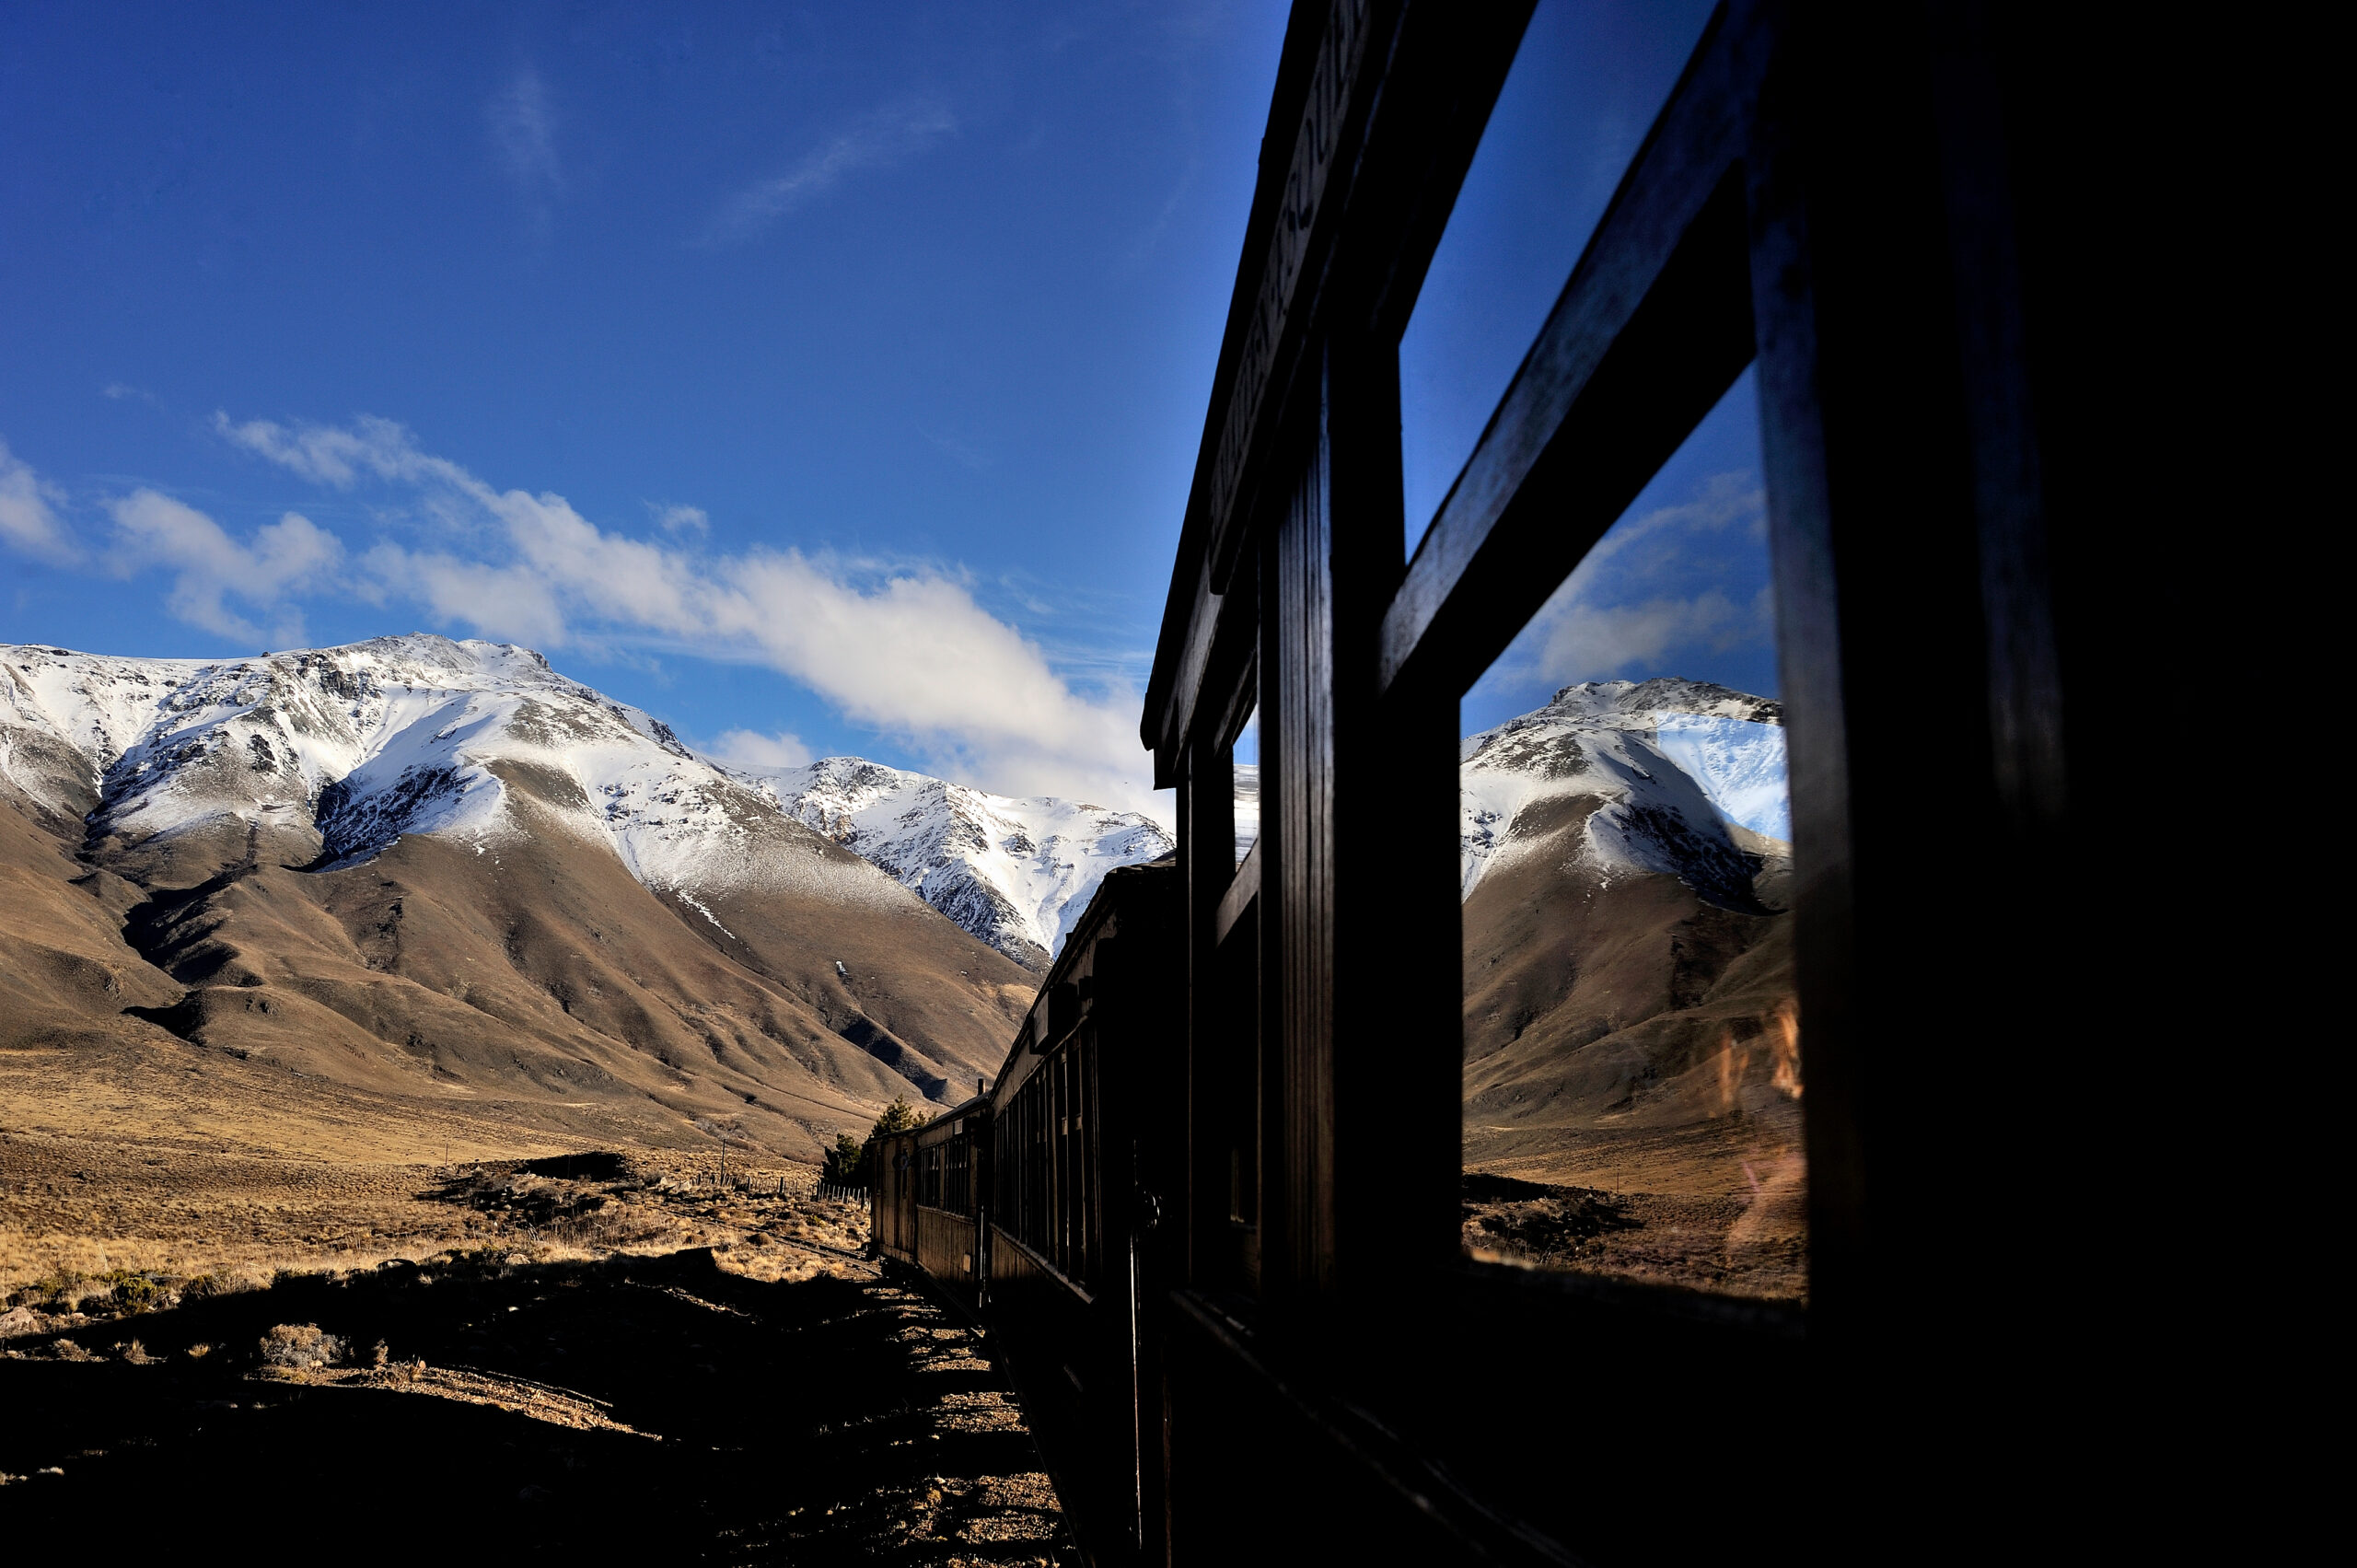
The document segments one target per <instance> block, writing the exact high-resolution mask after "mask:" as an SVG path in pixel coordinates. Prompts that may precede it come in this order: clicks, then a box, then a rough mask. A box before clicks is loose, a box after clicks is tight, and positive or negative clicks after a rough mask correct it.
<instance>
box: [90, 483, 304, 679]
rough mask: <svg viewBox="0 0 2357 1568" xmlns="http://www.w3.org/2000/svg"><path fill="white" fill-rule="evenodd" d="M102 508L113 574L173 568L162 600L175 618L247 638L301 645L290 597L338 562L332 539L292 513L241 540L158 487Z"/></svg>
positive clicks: (300, 629) (298, 614) (299, 615)
mask: <svg viewBox="0 0 2357 1568" xmlns="http://www.w3.org/2000/svg"><path fill="white" fill-rule="evenodd" d="M107 509H108V511H109V512H110V513H111V514H112V516H113V517H114V524H115V530H116V535H117V541H116V549H115V552H114V559H113V564H114V567H115V570H116V571H117V572H119V573H120V574H122V575H124V576H130V575H134V574H135V573H138V572H142V571H146V570H149V569H151V568H161V569H163V570H166V571H168V572H171V573H172V574H173V575H174V576H173V582H172V588H171V592H170V594H169V595H168V598H166V601H165V602H166V604H167V606H168V608H169V609H170V610H171V612H172V613H173V614H174V615H176V616H178V617H180V619H181V620H182V621H187V622H188V623H189V624H190V625H192V626H201V627H203V629H204V630H206V631H208V632H215V633H220V634H221V635H222V636H225V637H236V638H238V639H240V640H241V641H244V642H248V643H258V642H261V641H263V640H264V638H265V635H267V637H268V640H269V641H271V642H272V643H273V644H275V645H280V646H284V645H290V644H298V643H300V642H301V641H302V640H303V617H302V613H301V612H300V611H299V610H296V609H295V608H294V607H293V606H292V605H291V604H290V603H288V602H287V601H288V599H289V598H291V597H292V596H293V595H295V594H296V593H298V592H300V591H301V590H303V589H305V588H307V587H314V586H316V585H318V584H319V582H321V581H322V580H323V579H324V578H325V577H326V576H327V575H328V574H330V573H331V572H332V571H333V570H334V568H335V567H336V566H337V565H338V564H339V563H341V562H342V561H343V545H342V544H341V543H340V542H339V541H338V540H337V539H336V537H335V536H334V535H333V534H331V533H329V532H328V531H327V530H325V529H324V528H319V526H318V525H317V524H315V523H313V522H312V521H311V520H310V519H309V518H308V517H304V516H302V515H301V514H300V513H297V512H289V513H287V514H286V515H285V516H284V517H281V518H279V520H278V521H276V522H274V523H265V524H263V525H262V526H261V528H256V529H255V530H254V531H253V536H252V538H251V539H250V540H248V541H246V542H244V543H240V542H238V540H234V539H232V538H230V537H229V534H228V533H227V531H226V530H225V529H224V528H222V527H221V525H220V524H218V523H216V522H215V521H214V520H213V519H212V518H211V517H206V516H205V515H204V514H203V513H202V512H200V511H198V510H197V509H196V508H195V507H193V506H191V505H186V504H185V503H183V502H180V501H175V500H173V499H172V498H171V497H170V496H168V495H165V494H161V493H159V492H157V491H154V490H135V491H134V492H132V493H131V494H129V495H125V496H122V497H119V498H117V499H116V500H114V501H111V502H110V503H108V506H107ZM232 598H236V599H239V600H241V601H243V602H244V603H245V604H246V606H247V607H248V608H249V609H250V610H253V611H254V612H256V613H257V614H261V615H263V616H265V617H267V618H268V620H269V622H270V625H269V630H268V633H264V631H263V629H262V628H261V626H258V625H256V624H255V623H254V622H253V621H249V620H247V619H246V618H245V617H244V616H242V615H239V614H238V613H237V612H236V611H234V610H230V609H229V607H228V602H227V601H228V600H230V599H232Z"/></svg>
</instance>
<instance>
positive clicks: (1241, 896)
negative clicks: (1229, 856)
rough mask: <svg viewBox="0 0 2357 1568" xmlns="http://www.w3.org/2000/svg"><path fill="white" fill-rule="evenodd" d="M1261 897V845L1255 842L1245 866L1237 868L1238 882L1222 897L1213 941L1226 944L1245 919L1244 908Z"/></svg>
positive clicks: (1228, 887) (1214, 927) (1229, 887)
mask: <svg viewBox="0 0 2357 1568" xmlns="http://www.w3.org/2000/svg"><path fill="white" fill-rule="evenodd" d="M1259 897H1260V844H1259V843H1258V842H1255V843H1254V844H1253V846H1252V852H1251V853H1250V854H1247V855H1246V856H1245V857H1244V864H1243V865H1239V866H1237V868H1236V880H1235V881H1233V882H1230V883H1229V884H1228V885H1227V891H1226V892H1225V893H1222V894H1221V895H1220V900H1219V913H1218V915H1217V916H1216V917H1215V918H1214V919H1213V922H1212V930H1213V932H1214V933H1215V935H1214V936H1213V941H1215V942H1225V941H1226V940H1227V934H1228V933H1229V932H1231V931H1233V930H1235V929H1236V923H1237V921H1238V920H1241V919H1242V918H1243V917H1244V906H1245V905H1247V904H1248V903H1250V902H1251V901H1252V900H1254V899H1257V898H1259Z"/></svg>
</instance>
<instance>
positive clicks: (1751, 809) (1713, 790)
mask: <svg viewBox="0 0 2357 1568" xmlns="http://www.w3.org/2000/svg"><path fill="white" fill-rule="evenodd" d="M1459 787H1460V791H1461V800H1462V811H1463V823H1462V828H1461V834H1462V837H1461V847H1462V861H1461V865H1462V871H1463V885H1462V892H1463V895H1464V896H1465V897H1467V898H1470V897H1471V896H1472V893H1473V890H1474V889H1475V888H1477V887H1478V886H1480V883H1481V881H1482V879H1483V878H1484V877H1487V876H1489V875H1490V874H1491V873H1492V872H1493V871H1495V870H1497V869H1499V868H1500V867H1502V866H1504V865H1510V864H1512V863H1514V862H1515V860H1516V859H1517V858H1518V857H1520V856H1522V855H1524V854H1530V853H1534V852H1535V851H1536V849H1537V847H1538V846H1539V845H1541V844H1544V845H1545V846H1547V847H1546V851H1545V852H1546V853H1549V854H1560V853H1561V848H1560V846H1558V845H1556V844H1555V843H1554V842H1553V840H1552V836H1551V830H1552V829H1553V828H1554V827H1555V826H1558V825H1560V822H1561V820H1562V817H1563V814H1564V808H1565V807H1571V806H1573V804H1574V803H1577V804H1579V805H1580V806H1581V807H1584V808H1585V825H1584V827H1583V828H1582V830H1581V833H1580V841H1579V845H1578V849H1577V852H1576V859H1577V861H1578V863H1579V864H1581V865H1584V866H1585V868H1586V869H1587V870H1589V871H1591V872H1593V873H1595V874H1596V876H1598V877H1600V878H1601V879H1602V880H1604V881H1605V882H1607V883H1608V882H1609V881H1610V880H1611V879H1612V877H1614V876H1615V875H1618V874H1624V873H1631V872H1660V873H1666V874H1667V875H1670V876H1674V877H1678V879H1679V880H1680V881H1683V882H1685V883H1686V884H1687V885H1688V886H1689V887H1690V888H1692V889H1694V890H1695V891H1696V892H1698V893H1700V894H1701V895H1702V896H1703V897H1704V898H1705V899H1708V900H1711V901H1712V902H1713V903H1718V904H1722V905H1724V906H1726V907H1730V908H1751V907H1755V905H1756V897H1755V891H1754V889H1755V878H1756V877H1758V876H1759V873H1760V872H1761V870H1762V869H1763V866H1766V865H1772V864H1773V863H1775V862H1777V861H1779V860H1789V858H1790V854H1791V851H1790V848H1789V846H1788V841H1789V840H1790V839H1791V837H1792V826H1791V808H1790V806H1789V805H1788V803H1787V798H1786V786H1785V777H1784V732H1783V714H1782V709H1781V708H1780V707H1779V706H1778V705H1777V704H1776V703H1773V702H1771V701H1770V700H1768V699H1766V698H1761V697H1753V696H1748V695H1747V694H1745V693H1743V692H1740V691H1730V690H1729V689H1728V688H1726V687H1724V686H1714V685H1712V684H1710V683H1708V682H1706V681H1695V680H1680V679H1653V680H1646V681H1643V682H1636V681H1628V680H1604V681H1589V682H1585V683H1583V684H1580V685H1575V686H1566V687H1564V688H1563V689H1562V691H1558V692H1557V693H1555V696H1554V699H1553V700H1552V701H1551V702H1550V703H1548V704H1547V705H1546V706H1545V707H1543V708H1540V709H1538V711H1537V712H1535V713H1530V714H1524V715H1523V716H1521V717H1520V718H1516V719H1510V720H1508V721H1507V722H1506V723H1504V724H1503V725H1500V726H1497V727H1496V728H1494V729H1489V730H1484V731H1482V732H1481V733H1480V734H1478V735H1471V736H1468V737H1466V738H1465V740H1464V743H1463V749H1462V750H1461V752H1460V753H1459Z"/></svg>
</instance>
